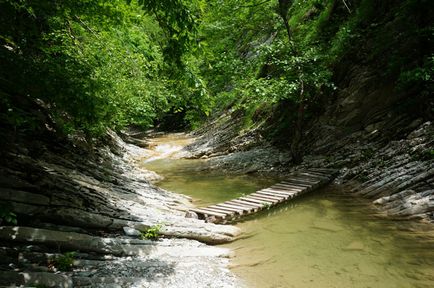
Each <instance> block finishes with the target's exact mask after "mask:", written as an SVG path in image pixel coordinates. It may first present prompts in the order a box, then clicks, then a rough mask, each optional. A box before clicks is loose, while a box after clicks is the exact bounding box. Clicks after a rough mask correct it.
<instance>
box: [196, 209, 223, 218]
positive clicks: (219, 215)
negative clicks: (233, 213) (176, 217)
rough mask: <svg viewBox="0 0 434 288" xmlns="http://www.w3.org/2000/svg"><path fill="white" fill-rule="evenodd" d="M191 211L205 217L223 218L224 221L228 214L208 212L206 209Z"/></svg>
mask: <svg viewBox="0 0 434 288" xmlns="http://www.w3.org/2000/svg"><path fill="white" fill-rule="evenodd" d="M190 211H193V212H195V213H200V214H204V215H212V216H217V217H221V218H223V219H224V218H225V217H226V214H223V213H219V212H214V211H210V210H206V208H193V209H190Z"/></svg>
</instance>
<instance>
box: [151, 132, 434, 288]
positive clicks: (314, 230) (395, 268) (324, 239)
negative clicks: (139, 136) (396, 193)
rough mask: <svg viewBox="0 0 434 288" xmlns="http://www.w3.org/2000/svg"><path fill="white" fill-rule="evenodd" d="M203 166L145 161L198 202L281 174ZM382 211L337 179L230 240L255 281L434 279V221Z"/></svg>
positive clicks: (385, 283)
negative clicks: (230, 172)
mask: <svg viewBox="0 0 434 288" xmlns="http://www.w3.org/2000/svg"><path fill="white" fill-rule="evenodd" d="M167 140H170V139H165V141H167ZM200 166H201V162H200V161H199V160H179V159H178V160H176V159H169V158H162V159H156V160H154V161H151V162H148V163H146V164H145V167H147V168H148V169H150V170H153V171H156V172H157V173H159V174H161V175H163V176H165V177H166V179H165V180H163V181H162V182H161V183H159V185H160V186H161V187H163V188H165V189H168V190H171V191H175V192H178V193H183V194H186V195H189V196H192V197H193V198H194V199H195V200H196V203H197V204H198V205H207V204H211V203H218V202H221V201H225V200H228V199H232V198H235V197H238V196H240V195H242V194H243V193H251V192H254V191H256V190H258V189H260V188H263V187H266V186H269V185H270V184H272V183H274V182H275V181H276V179H264V178H260V177H253V176H234V177H230V176H227V175H226V176H225V175H222V174H218V173H209V172H207V173H204V172H201V171H200ZM374 214H375V211H374V210H372V208H370V206H369V205H368V203H367V202H366V201H365V200H363V199H356V198H352V197H350V196H348V195H345V191H340V190H339V189H338V188H337V187H329V188H327V189H323V190H321V191H318V192H316V193H312V194H310V195H306V196H304V197H302V198H300V199H297V200H294V201H292V202H290V203H288V204H286V205H282V206H280V207H278V208H276V209H272V210H269V211H266V212H263V213H261V214H259V215H256V216H254V217H250V218H248V219H246V220H245V221H244V222H242V223H238V224H237V226H239V227H240V228H242V229H243V230H244V235H245V236H246V237H245V238H243V239H240V240H237V241H235V242H234V243H231V244H228V245H225V246H227V247H230V248H232V249H234V251H235V257H234V259H233V261H232V270H233V272H234V273H235V274H237V275H239V276H240V277H241V278H242V279H244V280H245V282H246V284H247V286H248V287H264V288H266V287H434V236H433V230H432V228H431V227H430V226H425V225H421V224H415V223H409V222H404V221H391V220H385V219H380V218H378V217H375V216H373V215H374ZM416 226H417V227H416ZM421 229H424V230H426V231H424V232H421Z"/></svg>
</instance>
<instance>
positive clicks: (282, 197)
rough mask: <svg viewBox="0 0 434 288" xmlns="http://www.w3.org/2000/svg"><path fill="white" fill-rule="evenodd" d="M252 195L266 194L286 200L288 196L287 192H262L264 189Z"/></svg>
mask: <svg viewBox="0 0 434 288" xmlns="http://www.w3.org/2000/svg"><path fill="white" fill-rule="evenodd" d="M253 194H254V195H262V196H266V197H273V198H276V199H279V200H288V198H289V197H290V195H289V194H276V193H270V192H264V191H256V192H255V193H253Z"/></svg>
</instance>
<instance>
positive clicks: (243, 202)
mask: <svg viewBox="0 0 434 288" xmlns="http://www.w3.org/2000/svg"><path fill="white" fill-rule="evenodd" d="M231 202H235V203H240V204H243V205H248V206H251V207H253V208H255V209H258V208H262V206H263V205H262V204H258V203H251V202H248V201H244V200H240V199H235V200H232V201H231Z"/></svg>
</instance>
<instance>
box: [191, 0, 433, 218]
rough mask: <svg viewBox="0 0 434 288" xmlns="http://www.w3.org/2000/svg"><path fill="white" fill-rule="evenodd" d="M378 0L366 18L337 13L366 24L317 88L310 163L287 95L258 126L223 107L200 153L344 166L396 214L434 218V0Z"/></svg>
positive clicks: (306, 137) (235, 165)
mask: <svg viewBox="0 0 434 288" xmlns="http://www.w3.org/2000/svg"><path fill="white" fill-rule="evenodd" d="M335 2H336V1H335ZM350 2H351V3H353V6H352V7H362V6H363V5H365V6H366V7H371V8H372V7H373V6H372V5H370V4H369V3H368V2H369V1H350ZM368 4H369V5H368ZM377 4H378V7H377V9H376V10H375V11H371V12H369V13H368V12H366V15H369V18H363V17H359V19H357V21H358V22H357V21H353V22H351V21H352V20H351V18H352V17H353V18H357V17H358V16H351V15H355V14H356V13H353V14H350V15H349V16H348V13H347V12H346V11H344V12H342V11H341V14H340V15H341V16H342V13H343V14H345V13H346V14H345V15H346V16H345V17H348V18H349V19H350V20H348V22H342V21H341V20H340V19H339V17H341V16H339V15H338V14H336V15H335V14H333V13H332V14H331V15H332V16H331V17H332V18H331V19H330V21H329V24H330V25H341V26H343V25H349V24H346V23H356V22H357V23H358V24H357V25H354V27H357V29H358V30H356V31H352V33H354V35H353V36H354V40H352V41H350V42H351V43H350V44H349V45H348V46H347V49H346V50H345V51H343V52H341V53H342V54H341V55H339V57H338V59H339V61H337V62H336V63H334V64H333V67H332V68H331V69H332V73H333V77H332V78H333V83H334V85H335V86H336V90H335V91H333V92H331V93H326V94H324V95H322V96H320V97H318V99H319V105H317V106H320V107H319V108H316V109H317V110H316V111H315V112H314V113H313V116H312V114H311V115H309V119H306V120H305V121H304V125H303V126H304V127H303V137H302V143H301V145H300V146H301V147H303V151H304V153H303V154H304V161H303V163H302V164H301V165H298V166H293V165H292V164H291V163H290V153H288V151H287V150H288V149H289V143H291V137H292V136H291V135H293V130H294V127H293V126H292V124H291V121H293V118H294V117H293V115H290V114H291V113H292V112H288V111H295V109H294V108H293V107H291V106H290V105H291V104H290V103H288V102H286V103H284V102H281V103H279V104H277V105H275V106H274V108H273V109H272V110H271V112H270V111H266V112H265V115H264V112H263V111H262V112H259V113H257V114H261V113H262V115H261V116H260V117H259V118H260V119H259V120H258V121H256V125H254V126H253V128H250V129H243V125H242V121H243V116H240V113H239V111H238V112H235V113H234V112H229V113H226V114H224V115H222V116H220V117H219V118H217V119H216V120H214V121H213V122H212V123H210V126H209V127H207V129H204V130H203V131H202V132H203V136H202V137H201V138H199V141H198V142H197V143H196V144H195V145H193V146H192V150H195V151H197V152H196V153H197V155H196V156H202V155H206V157H211V159H210V163H212V164H213V165H214V166H215V167H224V168H225V169H231V170H233V171H238V172H267V171H268V172H271V171H276V170H278V171H285V170H286V171H287V170H292V169H298V168H300V167H333V168H339V169H341V176H340V177H339V178H338V180H337V181H338V182H339V183H343V184H348V185H349V188H348V190H349V191H351V193H354V194H359V195H362V196H365V197H369V198H371V199H372V200H373V202H374V203H376V204H378V205H379V206H380V207H381V208H382V209H384V211H387V213H389V214H391V215H399V216H406V217H419V218H424V219H429V220H430V221H433V220H434V214H433V213H434V193H433V189H434V186H433V185H434V184H433V181H434V180H433V179H434V170H433V167H434V134H433V133H434V132H433V131H434V128H433V123H432V121H433V119H434V98H433V91H434V88H433V75H434V74H433V71H434V69H433V63H432V59H433V58H432V57H433V55H432V51H431V49H430V47H432V45H433V39H432V33H431V32H430V31H432V29H433V27H434V26H433V22H432V19H431V20H430V17H429V15H430V13H431V12H432V10H433V7H432V5H429V3H428V2H427V1H422V2H421V3H419V4H420V5H418V4H417V3H416V2H415V1H400V2H399V3H398V2H397V1H382V2H381V4H380V3H377ZM358 5H359V6H358ZM374 6H375V5H374ZM335 9H336V8H335ZM430 11H431V12H430ZM360 13H361V12H360ZM333 15H335V16H333ZM333 17H335V18H333ZM306 21H307V20H306ZM339 21H341V22H339ZM333 23H334V24H333ZM336 23H338V24H336ZM304 25H309V23H308V22H305V23H304ZM333 35H334V34H333ZM325 37H327V36H325ZM333 37H337V36H331V38H330V41H331V42H332V41H334V40H333V39H335V38H333ZM330 45H332V44H330ZM258 110H260V109H258ZM294 113H295V112H294ZM228 115H230V116H228ZM291 117H292V118H291ZM264 119H265V121H264ZM254 121H255V120H254ZM282 126H283V127H285V128H283V129H282ZM276 131H277V132H276ZM219 135H222V136H219ZM270 135H271V136H270ZM265 139H267V140H265ZM270 142H271V143H274V144H276V143H277V144H278V145H277V146H279V147H280V150H278V149H276V148H275V147H271V146H270ZM224 154H230V156H222V155H224ZM239 163H244V165H241V164H239ZM272 168H273V169H272ZM350 184H351V185H350Z"/></svg>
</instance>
